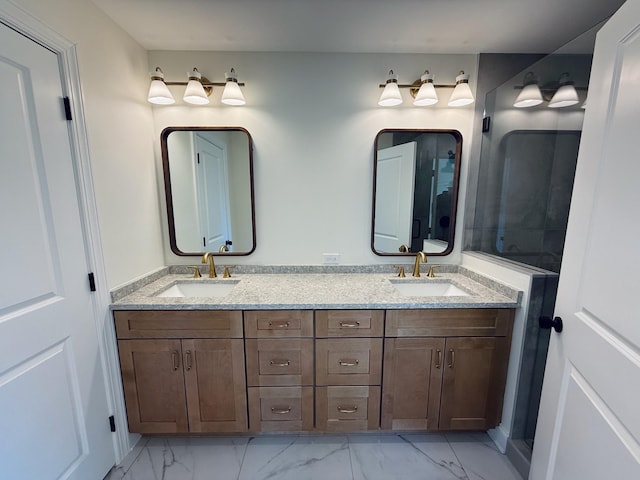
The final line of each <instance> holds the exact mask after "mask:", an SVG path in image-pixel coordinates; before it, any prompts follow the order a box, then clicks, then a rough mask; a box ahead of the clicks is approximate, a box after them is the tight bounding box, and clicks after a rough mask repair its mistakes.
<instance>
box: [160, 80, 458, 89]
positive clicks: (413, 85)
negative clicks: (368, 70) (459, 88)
mask: <svg viewBox="0 0 640 480" xmlns="http://www.w3.org/2000/svg"><path fill="white" fill-rule="evenodd" d="M167 85H171V84H170V83H169V82H167ZM386 85H387V84H386V83H381V84H380V85H378V87H380V88H384V87H385V86H386ZM433 86H434V87H435V88H456V85H455V83H452V84H450V85H449V84H437V83H434V84H433ZM398 88H415V89H418V88H420V84H419V83H399V84H398Z"/></svg>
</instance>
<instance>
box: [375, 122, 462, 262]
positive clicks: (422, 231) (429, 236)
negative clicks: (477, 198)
mask: <svg viewBox="0 0 640 480" xmlns="http://www.w3.org/2000/svg"><path fill="white" fill-rule="evenodd" d="M431 135H433V137H431V138H430V136H431ZM447 137H449V140H447ZM439 141H444V142H446V143H445V144H444V145H442V146H440V145H438V142H439ZM434 142H435V147H434V146H433V145H432V144H433V143H434ZM409 143H415V145H414V146H413V147H412V148H413V152H414V158H413V167H412V169H411V168H404V169H403V168H401V167H398V166H394V165H393V164H392V163H391V164H390V165H391V166H390V169H391V170H392V169H396V171H395V173H394V172H393V171H392V172H390V173H389V175H394V174H399V175H400V174H401V171H404V174H405V186H406V188H404V189H403V188H400V187H391V188H386V187H387V186H386V185H380V184H379V183H378V182H380V181H381V177H382V175H383V174H384V173H385V169H380V168H379V161H381V160H382V159H381V154H380V152H381V150H382V149H383V148H387V147H399V146H402V145H408V144H409ZM410 150H411V149H409V150H408V151H407V152H408V153H406V154H405V156H406V157H407V158H410V157H411V153H410ZM461 154H462V134H461V133H460V132H459V131H457V130H423V129H384V130H381V131H380V132H378V134H377V135H376V139H375V144H374V156H373V205H372V219H371V249H372V251H373V252H374V253H375V254H376V255H380V256H409V255H415V254H416V253H417V252H419V251H423V250H424V251H425V253H426V254H427V255H428V256H445V255H448V254H449V253H451V252H452V251H453V245H454V237H455V226H456V213H457V205H458V186H459V182H460V157H461ZM394 155H395V153H389V154H388V156H389V158H390V159H391V158H392V157H393V156H394ZM443 155H446V157H443ZM419 164H421V165H422V166H421V167H418V165H419ZM408 165H411V162H410V163H409V164H408ZM442 165H444V167H442ZM444 168H452V169H453V172H452V173H451V172H449V170H447V174H446V178H445V176H444V175H443V176H442V179H443V180H444V181H446V187H445V186H443V184H441V183H438V175H439V172H440V171H444V170H443V169H444ZM406 175H409V176H406ZM394 178H398V177H394ZM412 179H413V180H412ZM421 180H422V181H421ZM433 185H435V186H436V188H435V189H433V188H432V186H433ZM382 187H384V188H382ZM394 188H395V189H396V190H397V192H398V193H399V192H404V193H407V191H409V193H408V195H404V197H405V198H404V199H400V200H399V199H398V198H397V197H396V193H395V192H394ZM442 194H446V195H447V196H448V197H446V198H445V195H442ZM438 197H440V199H438ZM419 198H421V199H423V200H424V199H428V202H424V201H423V202H420V203H421V205H422V206H423V208H422V212H420V215H417V214H416V204H417V203H418V202H416V199H419ZM445 200H446V201H445ZM382 202H386V203H384V205H389V209H387V212H386V214H385V213H384V212H383V211H377V210H380V207H382V206H383V204H382ZM438 202H439V203H440V206H445V205H447V203H448V204H449V205H450V206H447V207H446V212H440V211H437V208H438ZM401 204H402V205H404V206H402V207H401V206H400V205H401ZM406 205H410V206H406ZM385 208H386V207H385ZM425 215H426V217H425V218H426V219H427V220H428V222H427V225H426V227H425V225H424V222H423V218H422V217H424V216H425ZM436 215H437V216H436ZM401 217H402V218H401ZM376 221H378V223H379V225H378V227H381V228H379V229H378V231H376ZM409 221H410V222H411V224H410V225H407V222H409ZM380 223H382V226H381V225H380ZM394 223H395V224H396V226H397V227H398V229H396V232H397V231H398V230H403V234H402V235H397V236H396V237H395V238H394V235H395V233H394V226H393V225H392V224H394ZM401 224H402V225H401ZM436 224H437V226H436ZM387 226H388V227H389V228H388V229H387V230H388V231H386V232H382V231H381V230H384V229H385V228H386V227H387ZM436 230H439V231H438V232H436ZM407 232H409V233H407ZM443 232H444V233H443ZM407 237H408V238H407ZM383 238H386V239H388V241H387V240H382V239H383ZM376 240H377V241H376ZM425 240H426V241H427V242H426V243H425ZM430 240H431V241H430ZM412 243H413V246H412ZM396 244H397V245H396ZM402 245H406V246H407V247H408V248H407V249H406V250H405V249H404V248H403V247H402ZM424 245H428V246H429V248H425V247H424ZM432 247H433V248H432ZM429 249H431V250H435V251H428V250H429Z"/></svg>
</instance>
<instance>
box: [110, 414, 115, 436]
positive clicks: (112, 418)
mask: <svg viewBox="0 0 640 480" xmlns="http://www.w3.org/2000/svg"><path fill="white" fill-rule="evenodd" d="M109 428H110V429H111V431H112V432H115V431H116V417H114V416H113V415H111V416H110V417H109Z"/></svg>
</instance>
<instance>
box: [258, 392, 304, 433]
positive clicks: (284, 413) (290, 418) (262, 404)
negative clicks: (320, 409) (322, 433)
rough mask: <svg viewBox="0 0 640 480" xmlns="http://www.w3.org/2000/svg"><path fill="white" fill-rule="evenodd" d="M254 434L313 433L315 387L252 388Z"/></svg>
mask: <svg viewBox="0 0 640 480" xmlns="http://www.w3.org/2000/svg"><path fill="white" fill-rule="evenodd" d="M248 393H249V424H250V428H251V431H253V432H279V431H303V430H313V387H249V389H248Z"/></svg>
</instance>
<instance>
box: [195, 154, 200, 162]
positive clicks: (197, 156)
mask: <svg viewBox="0 0 640 480" xmlns="http://www.w3.org/2000/svg"><path fill="white" fill-rule="evenodd" d="M196 159H197V160H198V163H200V154H199V153H196Z"/></svg>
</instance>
